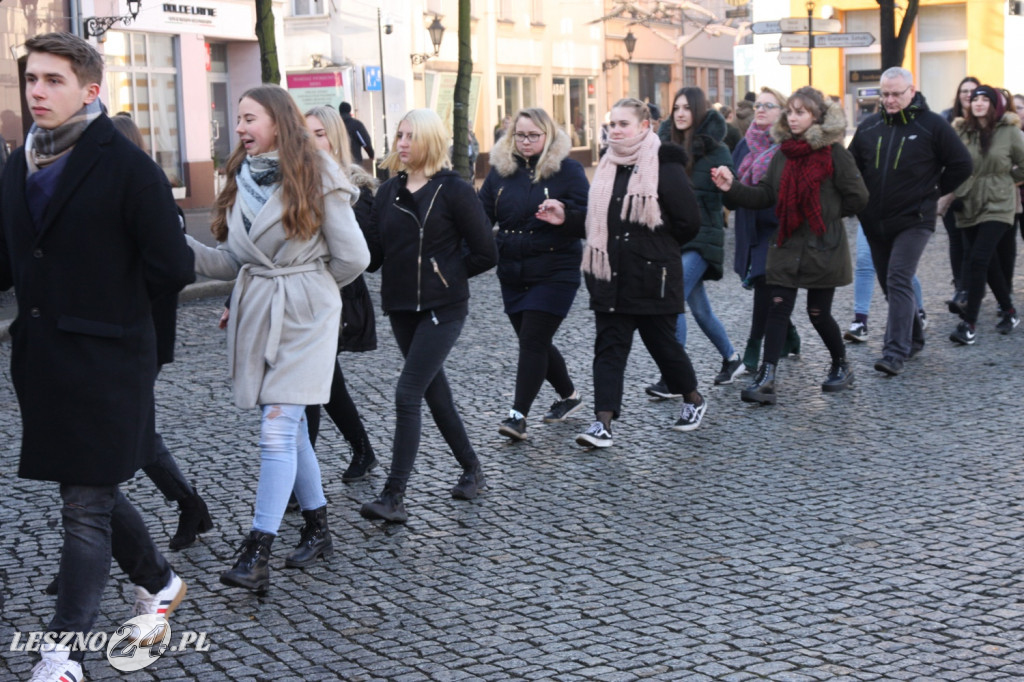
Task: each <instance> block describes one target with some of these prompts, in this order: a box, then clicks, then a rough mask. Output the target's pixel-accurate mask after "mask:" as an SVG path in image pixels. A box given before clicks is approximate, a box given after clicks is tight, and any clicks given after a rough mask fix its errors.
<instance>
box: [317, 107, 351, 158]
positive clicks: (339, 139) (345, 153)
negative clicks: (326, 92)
mask: <svg viewBox="0 0 1024 682" xmlns="http://www.w3.org/2000/svg"><path fill="white" fill-rule="evenodd" d="M310 116H312V117H313V118H315V119H316V120H318V121H320V124H321V125H322V126H323V127H324V132H325V133H327V143H328V144H329V145H331V155H332V156H334V160H335V161H337V162H338V165H339V166H341V167H342V168H348V167H349V166H350V165H351V164H352V146H351V145H350V144H349V141H348V130H346V129H345V121H343V120H342V119H341V114H339V113H338V111H337V109H335V108H334V107H327V106H324V105H322V104H321V105H320V106H315V107H312V108H311V109H308V110H307V111H306V117H307V118H308V117H310Z"/></svg>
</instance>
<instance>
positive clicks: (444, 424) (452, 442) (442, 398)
mask: <svg viewBox="0 0 1024 682" xmlns="http://www.w3.org/2000/svg"><path fill="white" fill-rule="evenodd" d="M388 319H390V320H391V329H392V331H393V332H394V334H395V341H397V342H398V348H399V349H400V350H401V351H402V357H404V358H405V364H404V365H402V373H401V374H400V375H399V377H398V385H397V386H396V387H395V440H394V444H393V445H392V450H391V471H390V473H389V475H388V483H389V484H392V485H396V486H397V487H398V488H399V489H400V490H405V485H406V483H407V482H408V481H409V476H410V475H412V467H413V464H414V463H415V462H416V453H417V452H418V451H419V447H420V431H421V429H422V415H421V411H422V408H423V400H424V399H426V401H427V406H428V407H429V408H430V413H431V415H433V417H434V423H435V424H437V428H438V429H439V430H440V431H441V435H442V436H443V437H444V440H445V442H446V443H448V447H450V448H451V450H452V454H454V455H455V459H457V460H458V461H459V464H461V465H462V468H463V469H466V470H468V469H472V468H474V467H476V466H478V465H479V460H478V459H477V456H476V452H474V451H473V446H472V445H470V444H469V436H468V435H466V427H465V426H464V425H463V423H462V417H460V416H459V412H458V410H457V409H456V408H455V399H454V398H453V397H452V391H451V388H450V387H449V386H448V379H447V378H446V377H445V375H444V361H445V358H447V357H448V353H449V352H450V351H451V349H452V347H453V346H454V345H455V342H456V341H457V340H458V338H459V334H461V333H462V325H463V324H464V323H465V321H466V320H465V318H459V319H457V320H452V321H450V322H435V321H434V318H433V315H432V314H431V313H429V312H426V313H417V312H392V313H390V314H389V315H388Z"/></svg>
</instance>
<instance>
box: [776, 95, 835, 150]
mask: <svg viewBox="0 0 1024 682" xmlns="http://www.w3.org/2000/svg"><path fill="white" fill-rule="evenodd" d="M845 137H846V114H844V113H843V108H842V107H841V106H839V105H838V104H836V103H835V102H831V103H829V105H828V108H827V109H825V120H824V121H822V122H821V123H815V124H813V125H811V127H810V128H808V129H807V132H805V133H804V134H803V139H804V141H805V142H807V144H809V145H810V146H811V149H823V148H825V147H828V146H830V145H833V144H835V143H836V142H842V141H843V139H844V138H845ZM772 138H773V139H774V140H775V141H776V142H778V143H780V144H781V143H783V142H785V141H786V140H792V139H793V138H794V135H793V131H792V130H790V129H789V121H788V120H787V118H786V114H785V113H783V114H782V115H781V116H779V120H778V121H776V122H775V125H774V126H772Z"/></svg>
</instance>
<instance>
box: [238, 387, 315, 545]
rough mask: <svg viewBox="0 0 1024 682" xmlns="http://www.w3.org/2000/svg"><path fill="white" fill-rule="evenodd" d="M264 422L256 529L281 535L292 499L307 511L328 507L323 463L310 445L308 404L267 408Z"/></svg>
mask: <svg viewBox="0 0 1024 682" xmlns="http://www.w3.org/2000/svg"><path fill="white" fill-rule="evenodd" d="M261 409H262V411H263V421H262V422H261V423H260V482H259V486H258V487H257V488H256V513H255V515H254V516H253V519H252V528H253V530H258V531H262V532H264V533H271V534H273V535H277V531H278V528H280V526H281V518H282V517H283V516H284V510H285V508H286V507H287V506H288V497H289V496H290V495H291V493H292V489H293V488H294V490H295V497H296V498H298V500H299V505H300V506H301V507H302V509H303V511H309V510H311V509H319V508H320V507H323V506H324V505H326V504H327V498H325V497H324V489H323V486H322V485H321V483H320V464H319V463H318V462H317V461H316V453H315V452H313V446H312V445H310V443H309V429H308V427H307V426H306V406H305V405H264V406H263V407H262V408H261Z"/></svg>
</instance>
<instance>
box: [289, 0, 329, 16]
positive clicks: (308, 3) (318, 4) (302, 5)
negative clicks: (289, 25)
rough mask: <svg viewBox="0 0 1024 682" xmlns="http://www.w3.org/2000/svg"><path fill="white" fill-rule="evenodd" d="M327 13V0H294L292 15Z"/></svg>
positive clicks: (319, 14)
mask: <svg viewBox="0 0 1024 682" xmlns="http://www.w3.org/2000/svg"><path fill="white" fill-rule="evenodd" d="M325 14H327V3H326V2H325V0H292V16H294V17H315V16H322V15H325Z"/></svg>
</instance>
